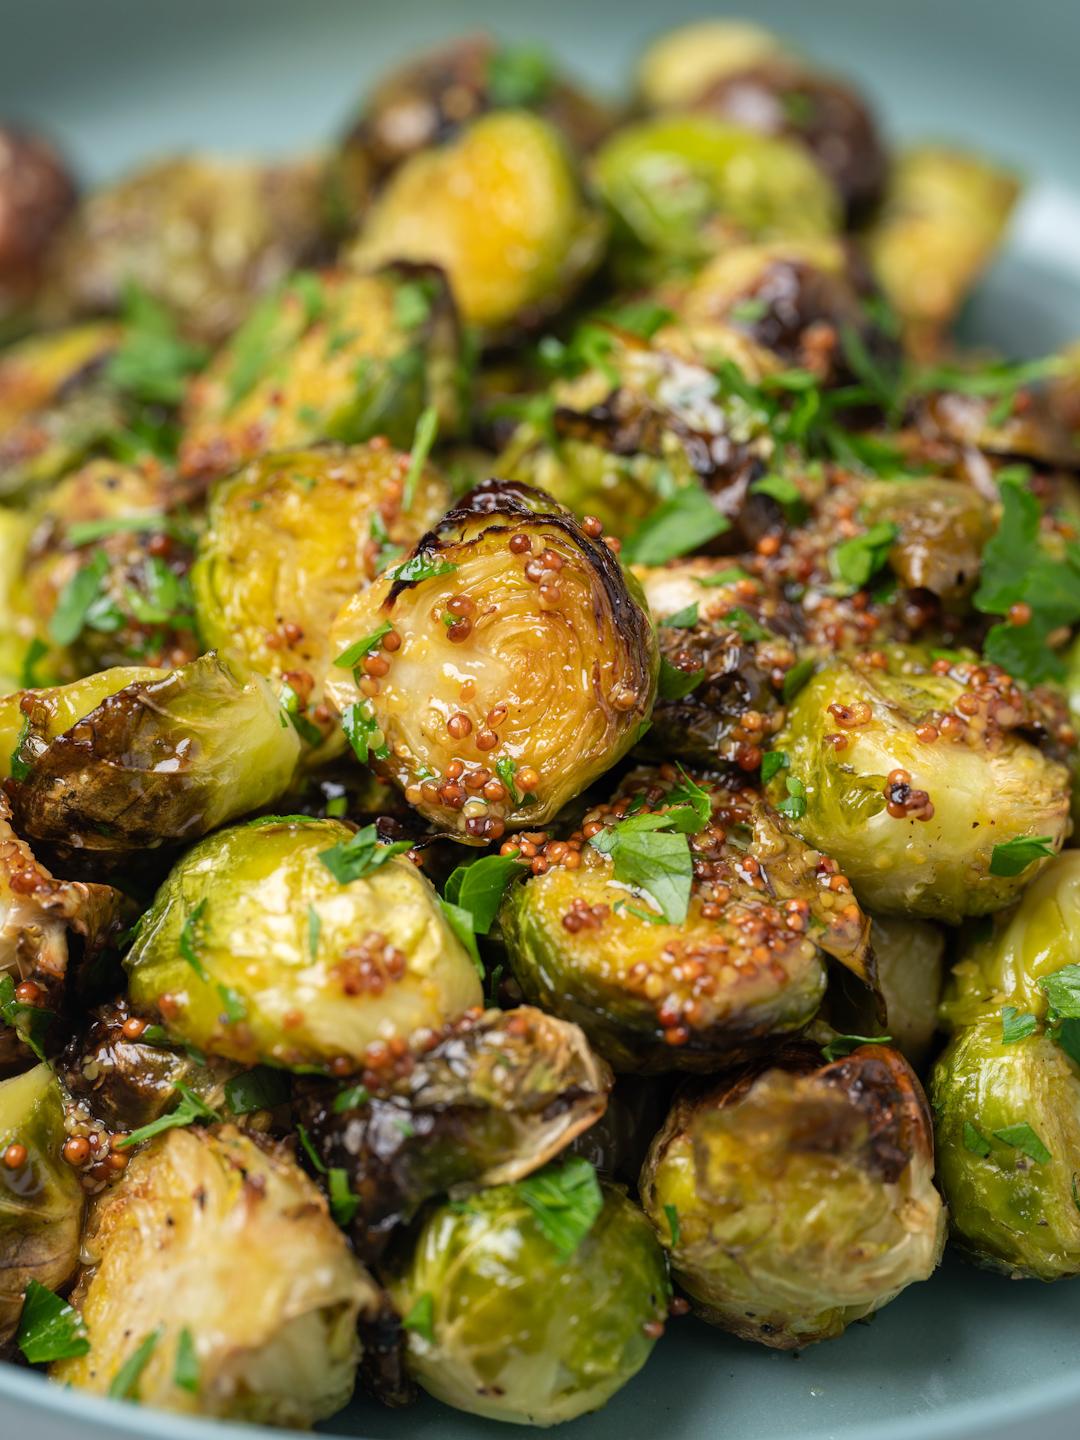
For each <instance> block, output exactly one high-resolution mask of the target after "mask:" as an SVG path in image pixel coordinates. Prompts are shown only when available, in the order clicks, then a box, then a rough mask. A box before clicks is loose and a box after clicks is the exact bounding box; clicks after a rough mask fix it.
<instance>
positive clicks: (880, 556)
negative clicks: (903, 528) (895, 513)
mask: <svg viewBox="0 0 1080 1440" xmlns="http://www.w3.org/2000/svg"><path fill="white" fill-rule="evenodd" d="M899 533H900V532H899V530H898V529H897V527H896V526H895V525H894V524H893V523H892V521H890V520H881V521H879V522H878V524H876V525H871V527H870V529H869V530H867V531H866V532H865V534H863V535H853V536H852V537H851V539H850V540H844V541H842V542H841V544H839V545H837V546H835V547H834V548H833V550H832V552H831V553H830V555H829V566H830V568H831V570H832V572H833V575H834V576H835V577H836V579H837V580H840V581H843V583H844V584H845V585H850V586H851V588H852V589H853V590H861V589H862V587H863V586H864V585H866V584H867V583H868V581H870V580H871V579H872V578H873V576H874V575H876V574H877V572H878V571H879V570H880V569H882V567H883V566H884V565H885V564H886V562H887V560H888V558H889V551H890V550H891V549H892V547H893V544H894V543H895V541H896V537H897V535H898V534H899Z"/></svg>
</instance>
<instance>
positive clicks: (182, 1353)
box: [173, 1325, 199, 1395]
mask: <svg viewBox="0 0 1080 1440" xmlns="http://www.w3.org/2000/svg"><path fill="white" fill-rule="evenodd" d="M173 1384H174V1385H175V1386H176V1387H177V1388H178V1389H179V1390H186V1391H187V1392H188V1393H189V1394H190V1395H197V1394H198V1393H199V1356H198V1354H197V1353H196V1350H195V1340H194V1338H193V1336H192V1334H191V1331H190V1330H189V1329H188V1328H187V1326H186V1325H185V1326H184V1328H183V1329H182V1330H181V1331H180V1337H179V1339H178V1340H177V1342H176V1358H175V1359H174V1360H173Z"/></svg>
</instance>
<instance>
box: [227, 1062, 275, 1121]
mask: <svg viewBox="0 0 1080 1440" xmlns="http://www.w3.org/2000/svg"><path fill="white" fill-rule="evenodd" d="M288 1098H289V1076H288V1074H287V1073H286V1072H285V1071H284V1070H274V1069H272V1068H271V1066H269V1065H256V1066H255V1068H254V1069H253V1070H245V1071H243V1072H242V1074H240V1075H234V1076H233V1078H232V1079H231V1080H228V1081H226V1084H225V1103H226V1105H228V1107H229V1110H230V1111H231V1113H232V1114H233V1115H251V1114H252V1113H253V1112H254V1111H256V1110H273V1109H275V1108H276V1107H277V1106H278V1105H283V1104H284V1103H285V1101H286V1100H288Z"/></svg>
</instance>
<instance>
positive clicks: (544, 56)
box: [487, 45, 555, 110]
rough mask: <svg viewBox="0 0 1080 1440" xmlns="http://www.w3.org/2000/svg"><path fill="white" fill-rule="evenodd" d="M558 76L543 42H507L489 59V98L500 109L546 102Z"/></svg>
mask: <svg viewBox="0 0 1080 1440" xmlns="http://www.w3.org/2000/svg"><path fill="white" fill-rule="evenodd" d="M554 79H555V75H554V71H553V69H552V64H551V57H550V55H549V54H548V52H547V51H546V50H545V49H543V47H542V46H539V45H505V46H503V47H502V49H500V50H496V51H495V53H494V55H492V56H491V58H490V60H489V61H488V65H487V88H488V98H489V99H490V101H491V103H492V105H493V106H495V107H496V109H500V110H516V109H518V108H523V109H528V108H530V107H532V106H534V105H541V104H543V102H544V101H545V100H546V99H547V97H548V95H549V94H550V92H551V87H552V85H553V83H554Z"/></svg>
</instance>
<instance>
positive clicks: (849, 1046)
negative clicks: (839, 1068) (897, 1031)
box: [821, 1035, 892, 1064]
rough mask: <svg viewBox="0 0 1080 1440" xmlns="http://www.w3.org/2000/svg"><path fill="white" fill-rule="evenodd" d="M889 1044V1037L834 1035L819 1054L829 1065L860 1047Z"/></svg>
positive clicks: (890, 1040)
mask: <svg viewBox="0 0 1080 1440" xmlns="http://www.w3.org/2000/svg"><path fill="white" fill-rule="evenodd" d="M891 1044H892V1036H891V1035H834V1036H833V1038H832V1039H831V1040H830V1041H829V1043H828V1044H827V1045H823V1046H822V1047H821V1053H822V1055H824V1056H825V1059H826V1060H828V1061H829V1062H830V1064H831V1063H832V1061H833V1060H842V1059H843V1058H844V1056H845V1055H850V1054H851V1052H852V1051H853V1050H858V1048H859V1046H860V1045H891Z"/></svg>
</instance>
